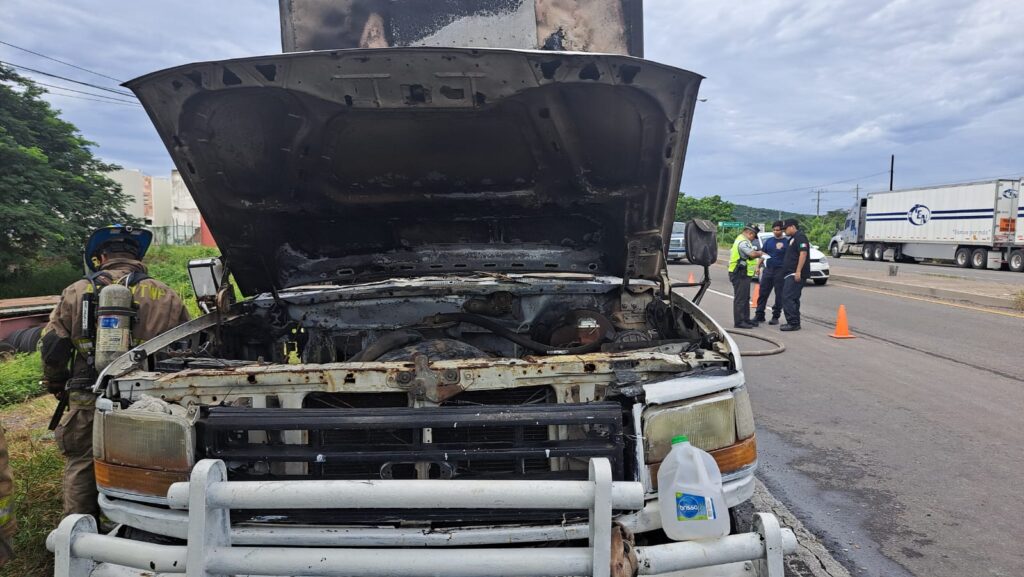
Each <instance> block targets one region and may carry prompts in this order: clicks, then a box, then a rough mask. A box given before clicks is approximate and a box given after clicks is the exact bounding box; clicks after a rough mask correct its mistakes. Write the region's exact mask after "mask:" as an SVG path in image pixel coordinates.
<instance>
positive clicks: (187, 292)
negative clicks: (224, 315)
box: [145, 246, 220, 318]
mask: <svg viewBox="0 0 1024 577" xmlns="http://www.w3.org/2000/svg"><path fill="white" fill-rule="evenodd" d="M219 254H220V251H218V250H217V249H216V248H213V247H209V246H155V247H153V248H151V249H149V252H148V253H147V254H146V259H145V261H146V268H147V270H148V271H149V273H148V274H149V276H151V277H153V278H155V279H157V280H159V281H161V282H163V283H164V284H166V285H167V286H169V287H171V288H172V289H174V292H176V293H178V296H180V297H181V300H182V301H184V302H185V306H186V307H188V312H189V314H190V315H192V318H195V317H197V316H199V315H200V314H201V313H200V312H199V307H198V305H196V298H195V297H196V295H195V293H194V292H192V281H190V280H189V278H188V261H190V260H192V259H194V258H208V257H211V256H218V255H219Z"/></svg>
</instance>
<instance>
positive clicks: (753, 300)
mask: <svg viewBox="0 0 1024 577" xmlns="http://www.w3.org/2000/svg"><path fill="white" fill-rule="evenodd" d="M760 298H761V283H755V284H754V294H752V295H750V308H752V309H756V308H757V301H758V299H760Z"/></svg>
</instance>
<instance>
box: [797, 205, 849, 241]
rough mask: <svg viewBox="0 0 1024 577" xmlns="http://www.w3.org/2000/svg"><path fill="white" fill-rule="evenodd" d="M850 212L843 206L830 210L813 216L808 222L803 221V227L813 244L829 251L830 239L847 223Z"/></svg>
mask: <svg viewBox="0 0 1024 577" xmlns="http://www.w3.org/2000/svg"><path fill="white" fill-rule="evenodd" d="M848 214H849V213H848V211H847V210H845V209H841V208H840V209H837V210H830V211H828V212H827V213H826V214H823V215H822V216H816V217H812V218H810V219H809V220H808V221H807V222H806V223H801V227H802V228H803V230H804V234H806V235H807V239H808V240H810V241H811V244H814V245H817V246H818V247H820V248H821V249H822V250H824V251H828V241H830V240H831V239H832V236H833V235H835V233H837V232H839V231H840V230H842V229H843V227H844V226H845V225H846V216H847V215H848Z"/></svg>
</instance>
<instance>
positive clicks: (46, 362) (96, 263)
mask: <svg viewBox="0 0 1024 577" xmlns="http://www.w3.org/2000/svg"><path fill="white" fill-rule="evenodd" d="M152 239H153V235H152V233H151V232H149V231H148V230H144V229H134V228H133V227H131V226H123V225H113V226H108V227H104V228H101V229H98V230H96V231H95V232H94V233H93V234H92V235H91V236H90V237H89V242H88V243H87V244H86V248H85V253H84V258H85V268H86V270H87V271H88V273H87V275H86V276H85V278H83V279H81V280H78V281H77V282H75V283H74V284H72V285H71V286H69V287H68V288H66V289H64V292H63V293H61V297H60V302H59V303H58V304H57V306H56V308H54V309H53V312H52V313H50V322H49V324H47V325H46V328H44V329H43V333H42V337H41V339H40V351H41V352H42V361H43V379H44V380H43V381H42V383H41V384H42V385H43V386H44V387H45V388H46V390H47V391H49V392H50V393H53V394H54V395H55V396H57V398H58V399H61V407H60V408H58V414H57V415H55V416H54V422H53V423H52V424H55V425H56V428H55V430H54V436H55V438H56V441H57V446H58V447H59V448H60V451H61V453H62V454H63V455H64V458H65V461H66V462H65V466H64V478H63V483H64V516H65V517H66V516H68V515H71V514H73V513H83V514H88V515H93V516H95V517H97V519H98V517H99V504H98V503H97V495H98V493H97V490H96V480H95V476H94V472H93V456H92V423H93V411H94V405H95V402H96V395H95V394H94V393H93V392H92V386H93V383H94V381H95V379H96V377H97V376H98V371H97V366H96V364H95V359H96V353H97V345H99V346H100V348H101V349H102V350H104V351H106V350H107V349H108V348H109V345H110V344H111V343H112V342H114V343H115V344H117V345H119V346H122V347H124V349H125V350H126V349H127V348H129V347H131V346H136V345H138V344H140V343H142V342H143V341H146V340H148V339H151V338H153V337H155V336H157V335H159V334H160V333H163V332H165V331H167V330H169V329H171V328H173V327H175V326H177V325H179V324H181V323H183V322H185V321H187V320H189V315H188V311H187V310H186V309H185V306H184V304H183V303H182V302H181V298H180V297H179V296H178V295H177V294H176V293H175V292H174V291H173V290H171V289H170V287H168V286H167V285H165V284H164V283H162V282H160V281H158V280H156V279H153V278H150V277H149V276H148V275H147V274H146V266H145V265H144V264H142V262H141V261H142V258H143V257H144V256H145V254H146V250H147V249H148V248H149V244H150V242H151V241H152ZM114 284H118V285H123V286H125V287H127V288H128V289H129V290H130V291H131V301H132V302H131V305H130V307H131V308H132V309H134V312H129V314H130V315H134V318H133V319H131V322H130V323H129V324H127V326H126V327H119V328H120V329H125V328H127V331H125V332H120V331H119V332H116V333H111V332H110V331H109V330H108V331H104V329H103V328H102V327H98V326H97V322H96V320H97V316H96V312H95V311H96V310H97V308H98V305H99V304H100V300H101V298H102V292H101V291H102V290H103V289H104V288H105V287H107V286H108V285H114ZM112 290H113V289H112ZM117 290H121V289H117ZM83 310H84V311H85V314H83ZM122 318H128V317H122ZM102 320H104V321H106V320H108V319H106V318H104V319H102ZM86 323H88V324H86ZM122 340H126V341H129V342H121V341H122ZM107 356H109V354H108V355H107ZM65 406H66V407H67V408H68V409H69V410H68V412H67V414H65V415H63V416H60V413H61V412H62V410H63V407H65ZM58 418H59V424H57V421H56V419H58Z"/></svg>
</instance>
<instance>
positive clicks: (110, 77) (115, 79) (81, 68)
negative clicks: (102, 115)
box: [0, 40, 124, 84]
mask: <svg viewBox="0 0 1024 577" xmlns="http://www.w3.org/2000/svg"><path fill="white" fill-rule="evenodd" d="M0 44H3V45H4V46H10V47H11V48H14V49H17V50H21V51H22V52H28V53H29V54H34V55H36V56H39V57H40V58H45V59H47V60H52V61H54V62H59V63H60V64H63V65H64V66H70V67H72V68H77V69H78V70H81V71H83V72H88V73H89V74H95V75H96V76H100V77H103V78H106V79H108V80H113V81H114V82H117V83H118V84H121V83H122V82H124V80H120V79H117V78H114V77H113V76H107V75H106V74H103V73H101V72H96V71H95V70H89V69H88V68H84V67H82V66H78V65H77V64H72V63H70V62H65V61H63V60H60V59H57V58H54V57H53V56H47V55H46V54H42V53H40V52H36V51H34V50H29V49H28V48H22V47H21V46H15V45H14V44H11V43H10V42H4V41H3V40H0Z"/></svg>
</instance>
